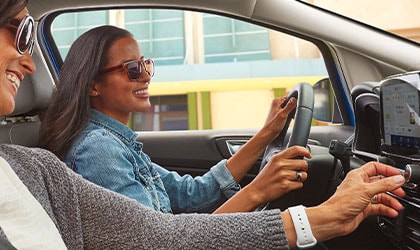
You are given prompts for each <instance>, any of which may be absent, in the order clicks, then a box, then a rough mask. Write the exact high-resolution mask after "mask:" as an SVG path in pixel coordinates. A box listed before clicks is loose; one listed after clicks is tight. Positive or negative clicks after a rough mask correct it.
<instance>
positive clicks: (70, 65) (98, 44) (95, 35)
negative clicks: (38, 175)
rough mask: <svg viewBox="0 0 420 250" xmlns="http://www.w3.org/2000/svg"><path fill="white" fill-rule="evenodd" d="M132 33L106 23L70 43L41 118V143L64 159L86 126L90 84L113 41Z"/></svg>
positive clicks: (89, 113) (96, 77) (89, 110)
mask: <svg viewBox="0 0 420 250" xmlns="http://www.w3.org/2000/svg"><path fill="white" fill-rule="evenodd" d="M124 37H132V34H131V33H130V32H128V31H127V30H124V29H121V28H118V27H115V26H110V25H104V26H100V27H97V28H93V29H91V30H89V31H87V32H85V33H84V34H82V35H81V36H80V37H79V38H78V39H76V41H74V43H73V44H72V46H71V47H70V50H69V52H68V54H67V57H66V59H65V61H64V63H63V66H62V68H61V72H60V76H59V79H58V82H57V84H56V88H55V90H54V92H53V96H52V99H51V102H50V105H49V107H48V109H47V111H46V113H45V115H44V117H43V119H42V125H41V135H40V143H41V146H42V147H44V148H46V149H48V150H50V151H51V152H53V153H54V154H56V155H57V156H58V157H59V158H60V159H61V160H64V159H65V157H66V154H67V151H68V150H69V148H70V146H71V144H72V142H73V140H74V139H75V138H76V137H77V136H78V135H79V134H80V133H81V132H82V131H83V129H84V128H85V127H86V126H87V124H88V122H89V119H90V116H91V108H90V96H89V92H90V88H91V86H92V85H93V83H94V81H95V79H99V76H98V72H99V71H100V70H101V69H103V67H105V65H106V63H107V61H108V51H109V49H110V47H111V46H112V44H113V43H114V42H115V41H116V40H118V39H120V38H124Z"/></svg>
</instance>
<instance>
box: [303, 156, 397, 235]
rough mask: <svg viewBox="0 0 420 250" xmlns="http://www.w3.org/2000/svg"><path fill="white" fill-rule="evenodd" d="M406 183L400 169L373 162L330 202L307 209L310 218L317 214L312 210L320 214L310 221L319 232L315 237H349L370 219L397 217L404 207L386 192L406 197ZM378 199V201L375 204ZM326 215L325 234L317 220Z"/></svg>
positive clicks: (355, 173) (351, 176) (351, 175)
mask: <svg viewBox="0 0 420 250" xmlns="http://www.w3.org/2000/svg"><path fill="white" fill-rule="evenodd" d="M386 176H389V177H386ZM378 177H379V178H378ZM404 181H405V179H404V177H403V176H402V175H401V173H400V172H399V171H398V170H397V169H395V168H393V167H391V166H388V165H385V164H381V163H378V162H370V163H367V164H365V165H363V166H362V167H360V168H359V169H355V170H352V171H350V172H349V173H348V174H347V176H346V178H345V179H344V181H343V182H342V183H341V185H340V186H339V187H338V188H337V191H336V192H335V194H334V195H333V196H332V197H331V198H330V199H328V200H327V201H326V202H324V203H323V204H321V205H320V206H318V207H316V208H308V209H307V213H308V218H309V213H312V212H313V211H310V210H315V209H319V210H320V211H318V213H315V214H312V215H311V218H313V220H311V219H309V220H310V223H311V227H312V225H313V227H312V229H313V230H314V229H315V231H316V232H318V236H317V235H315V234H314V235H315V237H316V238H317V239H318V240H325V239H329V238H332V237H336V236H339V235H346V234H349V233H351V232H352V231H354V230H355V229H356V228H357V227H358V226H359V224H360V223H361V222H362V220H363V219H364V218H366V217H367V216H369V215H386V216H390V217H396V216H397V215H398V211H399V210H401V209H402V208H403V206H402V205H401V204H400V203H399V202H398V200H397V199H396V198H394V197H392V196H390V195H388V194H387V193H386V192H391V193H393V194H395V195H397V196H399V197H403V196H404V195H405V192H404V190H403V189H402V188H401V186H402V185H403V184H404ZM374 196H375V197H376V199H375V201H374V202H372V199H373V197H374ZM322 214H324V215H326V216H323V217H324V220H325V221H324V222H322V223H323V224H324V225H328V227H327V228H324V230H321V229H322V226H320V227H318V226H317V224H318V223H319V222H318V220H322V218H320V217H318V218H316V217H317V216H319V215H321V217H322ZM328 217H329V218H328ZM312 222H314V224H312ZM328 223H330V224H328Z"/></svg>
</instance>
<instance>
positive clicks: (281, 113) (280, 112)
mask: <svg viewBox="0 0 420 250" xmlns="http://www.w3.org/2000/svg"><path fill="white" fill-rule="evenodd" d="M286 99H287V97H286V96H282V97H279V98H276V99H274V100H273V101H272V102H271V108H270V112H269V113H268V116H267V119H266V121H265V124H264V126H263V129H266V130H267V131H269V132H270V133H271V134H272V138H273V139H274V138H275V137H276V136H277V135H278V134H279V133H280V132H281V130H282V129H283V127H284V124H285V123H286V119H287V116H288V115H289V113H290V112H291V111H292V110H293V109H294V108H295V107H296V103H297V101H296V98H294V97H292V98H290V99H289V101H288V102H287V103H286V104H285V105H284V107H281V106H282V104H283V103H284V102H285V101H286Z"/></svg>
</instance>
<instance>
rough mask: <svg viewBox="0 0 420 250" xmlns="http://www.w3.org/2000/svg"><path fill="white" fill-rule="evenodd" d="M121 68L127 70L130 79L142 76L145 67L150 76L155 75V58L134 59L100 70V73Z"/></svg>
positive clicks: (134, 79) (135, 79)
mask: <svg viewBox="0 0 420 250" xmlns="http://www.w3.org/2000/svg"><path fill="white" fill-rule="evenodd" d="M121 69H122V70H124V71H125V72H127V76H128V79H130V81H133V82H134V81H137V80H138V79H140V78H141V72H142V71H143V69H144V71H146V73H147V74H148V75H149V76H150V77H153V75H154V74H155V63H154V62H153V59H150V58H148V59H145V60H132V61H128V62H125V63H123V64H120V65H117V66H113V67H109V68H106V69H103V70H101V71H99V74H106V73H109V72H112V71H115V70H121Z"/></svg>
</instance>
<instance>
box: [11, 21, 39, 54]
mask: <svg viewBox="0 0 420 250" xmlns="http://www.w3.org/2000/svg"><path fill="white" fill-rule="evenodd" d="M9 25H10V26H12V27H13V28H15V29H16V31H15V30H13V31H15V32H16V37H15V46H16V50H17V51H18V52H19V54H21V55H23V54H25V53H26V52H29V54H30V55H32V53H33V51H34V44H35V40H34V32H35V22H34V19H33V18H32V17H31V16H30V15H26V16H24V17H23V18H22V19H21V20H18V19H12V20H11V21H10V23H9Z"/></svg>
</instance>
